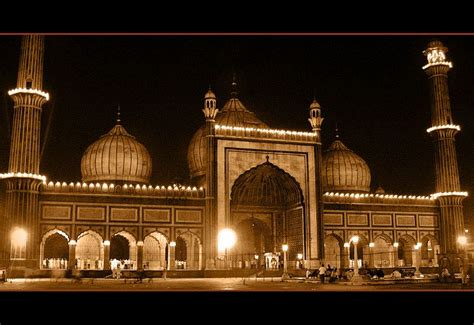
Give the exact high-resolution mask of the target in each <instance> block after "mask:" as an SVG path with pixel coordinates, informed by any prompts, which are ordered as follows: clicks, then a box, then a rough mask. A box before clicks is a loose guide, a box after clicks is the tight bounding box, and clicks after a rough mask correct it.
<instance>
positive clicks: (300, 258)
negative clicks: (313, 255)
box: [296, 253, 303, 269]
mask: <svg viewBox="0 0 474 325" xmlns="http://www.w3.org/2000/svg"><path fill="white" fill-rule="evenodd" d="M296 259H297V260H298V269H300V267H301V266H302V265H301V260H302V259H303V254H301V253H298V254H296Z"/></svg>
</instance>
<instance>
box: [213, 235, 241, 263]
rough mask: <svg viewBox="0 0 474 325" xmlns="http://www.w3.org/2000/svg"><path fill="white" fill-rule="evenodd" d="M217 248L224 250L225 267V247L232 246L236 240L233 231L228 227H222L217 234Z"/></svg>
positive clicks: (225, 260)
mask: <svg viewBox="0 0 474 325" xmlns="http://www.w3.org/2000/svg"><path fill="white" fill-rule="evenodd" d="M217 239H218V245H219V247H218V250H219V251H221V252H222V251H224V268H225V269H227V249H229V248H232V247H233V246H234V245H235V242H236V241H237V236H236V235H235V231H233V230H232V229H230V228H224V229H222V230H221V231H220V232H219V235H218V238H217Z"/></svg>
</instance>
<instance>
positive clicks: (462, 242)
mask: <svg viewBox="0 0 474 325" xmlns="http://www.w3.org/2000/svg"><path fill="white" fill-rule="evenodd" d="M466 232H467V231H466ZM458 244H459V245H461V247H462V250H463V259H462V262H463V263H462V274H461V276H462V284H466V283H467V272H468V270H467V269H468V258H467V250H466V244H467V237H466V236H459V237H458Z"/></svg>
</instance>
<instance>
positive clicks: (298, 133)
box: [215, 124, 316, 137]
mask: <svg viewBox="0 0 474 325" xmlns="http://www.w3.org/2000/svg"><path fill="white" fill-rule="evenodd" d="M215 128H216V130H223V131H240V132H256V133H260V134H263V135H287V136H300V137H315V136H316V134H315V133H314V132H302V131H291V130H277V129H259V128H249V127H241V126H228V125H219V124H216V125H215Z"/></svg>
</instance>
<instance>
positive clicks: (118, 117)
mask: <svg viewBox="0 0 474 325" xmlns="http://www.w3.org/2000/svg"><path fill="white" fill-rule="evenodd" d="M120 121H121V120H120V104H118V106H117V124H120Z"/></svg>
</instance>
